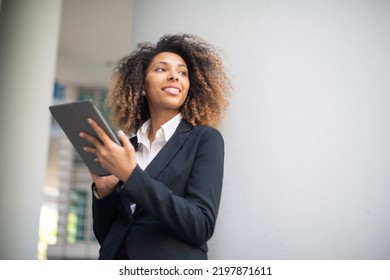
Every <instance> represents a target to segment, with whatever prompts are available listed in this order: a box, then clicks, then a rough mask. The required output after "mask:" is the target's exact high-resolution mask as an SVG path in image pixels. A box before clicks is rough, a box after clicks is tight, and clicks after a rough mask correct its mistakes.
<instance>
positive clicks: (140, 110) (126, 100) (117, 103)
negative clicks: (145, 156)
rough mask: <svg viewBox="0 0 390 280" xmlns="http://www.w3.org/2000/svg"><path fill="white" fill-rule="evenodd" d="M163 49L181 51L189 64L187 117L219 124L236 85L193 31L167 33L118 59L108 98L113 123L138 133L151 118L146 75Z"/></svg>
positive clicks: (183, 111) (184, 112)
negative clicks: (146, 97)
mask: <svg viewBox="0 0 390 280" xmlns="http://www.w3.org/2000/svg"><path fill="white" fill-rule="evenodd" d="M161 52H172V53H176V54H178V55H179V56H181V57H182V58H183V60H184V61H185V62H186V64H187V67H188V72H189V73H188V75H189V79H190V88H189V91H188V95H187V99H186V101H185V102H184V104H183V105H182V107H181V108H180V110H181V114H182V115H183V119H184V120H186V121H187V122H188V123H190V124H192V125H193V126H195V125H209V126H216V125H217V123H218V122H219V120H220V119H221V116H222V113H223V112H224V111H225V109H227V107H228V105H229V102H228V98H229V96H230V93H231V91H232V86H231V83H230V80H229V78H228V76H227V74H226V72H225V69H224V65H223V63H222V60H221V58H220V56H219V54H218V52H217V50H216V49H215V48H214V47H213V46H212V45H210V44H208V43H207V42H205V41H204V40H203V39H202V38H200V37H198V36H194V35H190V34H179V35H165V36H163V37H161V38H160V40H159V41H158V42H157V44H156V45H153V44H151V43H141V44H138V46H137V48H136V49H135V50H134V51H133V52H131V53H130V54H129V55H128V56H125V57H123V58H122V59H120V60H119V61H118V62H117V64H116V65H115V71H114V73H113V76H112V84H111V87H110V90H109V93H108V95H107V98H106V104H107V105H108V107H109V108H110V110H111V119H112V122H113V124H114V125H115V126H117V127H118V128H121V129H122V130H124V131H125V132H126V133H134V132H136V131H137V130H138V129H139V128H140V127H141V126H142V124H143V123H144V122H145V121H146V120H148V119H149V117H150V113H149V108H148V104H147V101H146V99H145V97H144V96H143V95H142V91H143V89H144V81H145V74H146V69H147V67H148V66H149V64H150V62H151V61H152V59H153V58H154V57H155V56H156V55H157V54H159V53H161Z"/></svg>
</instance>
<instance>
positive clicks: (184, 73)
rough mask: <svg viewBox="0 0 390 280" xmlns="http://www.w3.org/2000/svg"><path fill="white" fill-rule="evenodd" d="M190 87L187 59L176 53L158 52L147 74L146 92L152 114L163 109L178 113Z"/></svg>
mask: <svg viewBox="0 0 390 280" xmlns="http://www.w3.org/2000/svg"><path fill="white" fill-rule="evenodd" d="M189 87H190V80H189V77H188V69H187V64H186V63H185V61H184V60H183V59H182V58H181V57H180V56H179V55H177V54H175V53H171V52H162V53H159V54H157V55H156V56H155V57H154V58H153V59H152V61H151V62H150V64H149V66H148V68H147V69H146V75H145V92H146V98H147V101H148V105H149V110H150V113H151V115H153V113H155V112H157V111H160V112H161V110H163V111H166V112H170V113H172V114H177V113H178V112H179V111H180V107H181V106H182V105H183V104H184V102H185V100H186V98H187V94H188V90H189Z"/></svg>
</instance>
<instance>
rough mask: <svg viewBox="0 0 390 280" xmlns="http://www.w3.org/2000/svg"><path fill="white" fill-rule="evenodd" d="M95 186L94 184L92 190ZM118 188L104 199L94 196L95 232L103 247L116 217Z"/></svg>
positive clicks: (93, 215)
mask: <svg viewBox="0 0 390 280" xmlns="http://www.w3.org/2000/svg"><path fill="white" fill-rule="evenodd" d="M93 187H94V184H92V189H93ZM118 200H119V196H118V186H116V187H115V189H114V191H113V192H112V193H110V194H109V195H107V196H105V197H104V198H102V199H97V198H96V197H95V196H94V195H92V217H93V231H94V233H95V236H96V239H97V240H98V242H99V244H100V245H101V244H102V243H103V241H104V239H105V237H106V235H107V233H108V231H109V229H110V227H111V224H112V222H113V221H114V220H115V216H116V204H117V203H118Z"/></svg>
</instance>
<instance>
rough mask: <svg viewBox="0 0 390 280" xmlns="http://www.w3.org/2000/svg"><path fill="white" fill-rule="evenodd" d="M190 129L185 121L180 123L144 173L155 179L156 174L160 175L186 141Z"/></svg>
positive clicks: (190, 126)
mask: <svg viewBox="0 0 390 280" xmlns="http://www.w3.org/2000/svg"><path fill="white" fill-rule="evenodd" d="M192 128H193V127H192V125H190V124H189V123H188V122H186V121H185V120H182V121H181V122H180V124H179V126H178V127H177V129H176V131H175V133H174V134H173V135H172V137H171V138H170V139H169V140H168V142H167V143H166V144H165V145H164V147H163V148H162V149H161V151H160V152H159V153H158V154H157V155H156V157H155V158H154V159H153V160H152V161H151V162H150V163H149V165H148V166H147V167H146V169H145V171H146V172H147V173H148V174H149V175H150V176H151V177H153V178H156V177H157V176H158V174H160V172H161V171H162V170H163V169H164V168H165V167H166V166H167V165H168V163H169V162H170V161H171V160H172V158H173V157H174V156H175V154H176V153H177V152H178V151H179V149H180V148H181V146H182V145H183V144H184V142H185V141H186V140H187V137H188V136H189V135H190V133H191V131H192Z"/></svg>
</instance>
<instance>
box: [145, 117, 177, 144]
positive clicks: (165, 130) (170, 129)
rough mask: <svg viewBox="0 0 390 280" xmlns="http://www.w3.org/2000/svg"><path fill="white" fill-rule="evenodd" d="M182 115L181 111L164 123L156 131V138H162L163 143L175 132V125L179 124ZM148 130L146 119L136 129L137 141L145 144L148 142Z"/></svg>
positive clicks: (148, 122) (148, 124)
mask: <svg viewBox="0 0 390 280" xmlns="http://www.w3.org/2000/svg"><path fill="white" fill-rule="evenodd" d="M182 119H183V116H182V114H181V113H178V114H177V115H176V116H174V117H173V118H172V119H170V120H169V121H167V122H166V123H164V124H163V125H162V126H161V127H160V128H159V130H158V131H157V136H156V140H157V139H158V140H162V141H164V142H165V143H166V142H168V140H169V139H170V138H171V137H172V135H173V134H174V133H175V131H176V129H177V127H178V126H179V124H180V122H181V120H182ZM149 130H150V119H149V120H147V121H146V122H145V123H144V124H143V125H142V126H141V128H140V129H138V131H137V139H138V143H140V144H145V142H147V143H148V142H149Z"/></svg>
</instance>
